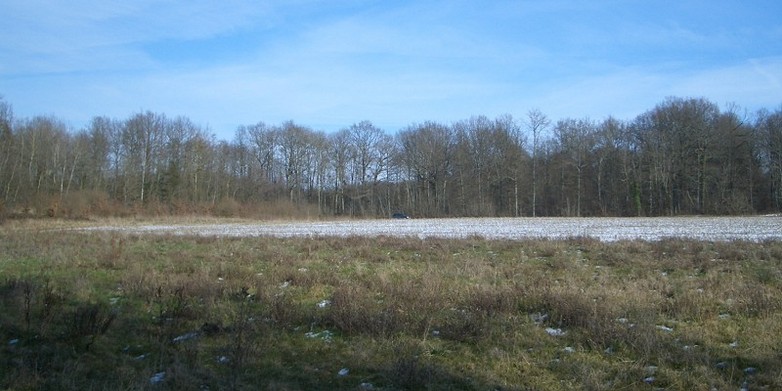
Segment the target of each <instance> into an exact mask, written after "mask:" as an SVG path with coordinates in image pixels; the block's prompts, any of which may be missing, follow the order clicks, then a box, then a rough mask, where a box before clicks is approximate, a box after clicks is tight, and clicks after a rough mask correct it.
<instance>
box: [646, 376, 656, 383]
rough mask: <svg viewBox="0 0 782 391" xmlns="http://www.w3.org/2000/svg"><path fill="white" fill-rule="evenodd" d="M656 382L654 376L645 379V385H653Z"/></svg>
mask: <svg viewBox="0 0 782 391" xmlns="http://www.w3.org/2000/svg"><path fill="white" fill-rule="evenodd" d="M655 380H656V379H655V378H654V376H648V377H645V378H644V383H646V384H652V383H654V381H655Z"/></svg>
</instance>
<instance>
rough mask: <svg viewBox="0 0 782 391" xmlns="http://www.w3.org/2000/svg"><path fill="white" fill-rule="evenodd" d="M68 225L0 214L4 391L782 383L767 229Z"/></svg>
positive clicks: (781, 325) (780, 291) (774, 264)
mask: <svg viewBox="0 0 782 391" xmlns="http://www.w3.org/2000/svg"><path fill="white" fill-rule="evenodd" d="M178 221H179V222H182V221H184V220H178ZM199 221H211V218H194V219H193V220H190V221H189V222H195V223H197V222H199ZM123 223H127V222H123ZM143 223H144V221H140V220H139V221H132V222H130V223H129V224H143ZM68 224H79V223H78V222H70V221H69V222H60V223H56V224H54V225H50V224H46V223H43V222H39V221H27V222H19V221H11V222H10V224H6V225H5V226H4V227H3V228H2V230H1V231H0V275H2V278H3V280H2V281H0V293H2V300H0V341H3V344H4V345H3V346H2V347H0V351H2V354H3V356H4V357H8V360H5V361H3V362H2V363H0V365H2V367H1V368H0V373H2V375H0V387H2V388H6V389H42V388H43V389H45V388H51V389H54V388H57V389H77V388H82V389H83V388H84V387H86V388H97V389H105V388H116V387H120V388H123V389H138V388H142V389H143V388H149V387H151V384H150V378H151V377H152V375H154V374H156V373H159V372H163V373H165V380H163V382H162V383H161V384H160V385H157V386H155V387H156V388H168V389H198V388H205V387H208V388H209V389H257V388H268V389H316V388H321V389H357V388H359V387H360V385H361V384H362V383H371V384H372V385H373V387H375V388H383V389H495V388H496V389H572V388H581V389H592V390H603V389H605V390H608V389H644V388H656V387H659V388H665V389H704V390H708V389H711V388H716V389H736V388H739V387H740V386H741V385H742V384H743V383H744V382H747V384H749V385H750V386H751V387H752V388H755V387H757V388H761V389H762V388H765V389H776V388H781V387H782V381H781V380H780V378H779V377H778V373H780V371H782V364H780V363H781V362H782V360H780V356H779V352H780V351H782V342H780V341H782V302H781V301H780V300H782V283H780V278H779V277H780V272H779V270H782V267H781V266H782V244H781V243H777V242H769V243H745V242H733V243H706V242H693V241H682V240H671V241H662V242H620V243H612V244H606V243H600V242H597V241H594V240H588V239H574V240H569V241H547V240H544V241H519V242H513V241H484V240H480V239H477V238H472V239H467V240H437V239H433V240H420V239H411V238H400V239H395V238H387V237H381V238H372V239H368V238H356V237H354V238H321V239H273V238H242V239H225V238H215V237H182V236H146V237H145V236H135V235H123V234H118V233H106V232H104V233H90V234H85V233H78V232H69V231H62V230H59V231H56V230H53V229H61V228H64V227H67V226H69V225H68ZM31 232H34V233H35V235H32V234H31ZM547 328H548V329H552V330H555V329H559V330H561V331H562V332H563V333H564V335H562V336H551V335H549V334H548V332H547V331H546V330H547ZM9 341H16V342H13V343H11V342H9ZM342 368H348V369H349V373H348V374H347V375H345V376H339V375H338V374H337V373H338V372H339V370H340V369H342ZM748 368H754V369H748ZM745 371H746V372H745ZM651 377H653V378H654V380H649V378H651ZM84 379H90V380H89V381H88V382H86V383H85V382H84V381H83V380H84ZM644 379H647V380H648V382H650V383H651V384H647V383H645V382H644Z"/></svg>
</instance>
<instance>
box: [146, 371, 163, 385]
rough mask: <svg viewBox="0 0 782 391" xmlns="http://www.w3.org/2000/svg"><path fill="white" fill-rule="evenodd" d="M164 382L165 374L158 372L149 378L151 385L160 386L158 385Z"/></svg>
mask: <svg viewBox="0 0 782 391" xmlns="http://www.w3.org/2000/svg"><path fill="white" fill-rule="evenodd" d="M165 380H166V373H165V372H158V373H156V374H154V375H152V377H150V378H149V382H150V383H151V384H160V383H162V382H163V381H165Z"/></svg>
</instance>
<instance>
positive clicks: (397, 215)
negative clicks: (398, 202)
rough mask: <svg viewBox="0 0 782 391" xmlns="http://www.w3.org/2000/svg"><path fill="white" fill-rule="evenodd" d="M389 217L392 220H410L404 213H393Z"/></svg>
mask: <svg viewBox="0 0 782 391" xmlns="http://www.w3.org/2000/svg"><path fill="white" fill-rule="evenodd" d="M391 217H392V218H394V219H409V218H410V216H408V215H406V214H404V213H394V214H393V215H391Z"/></svg>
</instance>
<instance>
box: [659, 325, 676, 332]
mask: <svg viewBox="0 0 782 391" xmlns="http://www.w3.org/2000/svg"><path fill="white" fill-rule="evenodd" d="M657 329H658V330H662V331H665V332H666V333H670V332H672V331H673V328H671V327H668V326H665V325H657Z"/></svg>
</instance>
